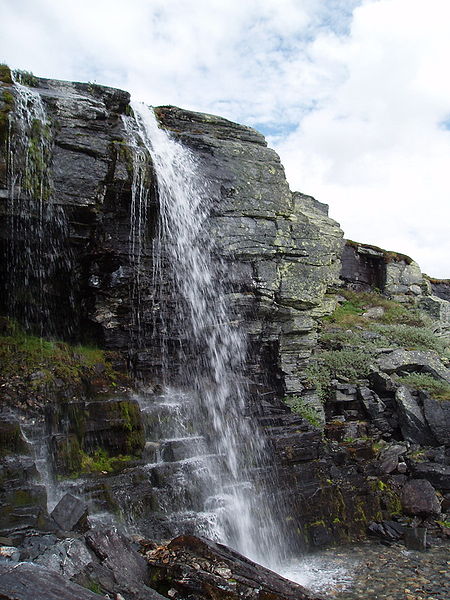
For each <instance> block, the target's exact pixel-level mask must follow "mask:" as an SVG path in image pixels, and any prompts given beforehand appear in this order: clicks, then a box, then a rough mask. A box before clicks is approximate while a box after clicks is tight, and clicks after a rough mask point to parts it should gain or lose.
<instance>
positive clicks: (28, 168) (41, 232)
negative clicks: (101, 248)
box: [6, 82, 73, 337]
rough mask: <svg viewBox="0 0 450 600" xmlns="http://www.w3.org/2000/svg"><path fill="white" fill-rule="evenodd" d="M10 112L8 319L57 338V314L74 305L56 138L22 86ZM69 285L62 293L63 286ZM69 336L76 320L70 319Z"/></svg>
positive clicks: (34, 95) (33, 94) (35, 96)
mask: <svg viewBox="0 0 450 600" xmlns="http://www.w3.org/2000/svg"><path fill="white" fill-rule="evenodd" d="M12 92H13V95H14V109H13V110H12V111H11V112H10V113H9V115H8V118H9V136H8V152H7V156H8V172H7V181H8V198H7V215H8V225H9V228H10V232H11V235H10V241H9V245H8V250H7V267H6V269H7V274H6V290H7V304H8V314H10V315H11V316H12V317H14V318H16V319H17V320H18V321H20V322H21V324H22V325H23V326H24V327H25V329H27V330H32V331H34V332H35V333H37V334H38V335H40V336H43V335H44V334H45V336H46V337H49V336H55V335H56V334H57V331H56V322H57V319H56V318H55V315H56V314H57V313H59V314H61V309H62V307H63V306H64V307H65V308H66V310H68V307H72V306H73V294H72V286H71V285H70V276H69V274H70V272H71V258H70V252H69V251H68V247H67V244H66V240H67V237H68V227H67V222H66V219H65V215H64V212H63V210H62V208H61V207H60V206H58V205H57V204H56V203H55V202H54V199H53V197H52V181H51V177H50V167H51V157H52V149H53V136H52V129H51V123H50V121H49V118H48V116H47V113H46V110H45V107H44V104H43V102H42V98H41V96H40V95H39V93H38V92H37V91H35V90H32V89H30V88H28V87H26V86H25V85H22V84H20V83H18V82H15V83H14V86H13V88H12ZM63 284H65V287H64V290H63V292H62V293H59V290H58V289H55V286H56V288H57V286H58V285H63ZM64 322H65V326H67V329H66V331H65V333H66V334H67V333H70V328H71V323H72V322H73V320H70V319H65V320H64Z"/></svg>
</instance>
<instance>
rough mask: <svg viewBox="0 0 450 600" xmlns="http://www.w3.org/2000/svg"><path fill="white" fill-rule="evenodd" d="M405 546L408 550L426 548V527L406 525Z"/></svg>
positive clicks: (422, 549)
mask: <svg viewBox="0 0 450 600" xmlns="http://www.w3.org/2000/svg"><path fill="white" fill-rule="evenodd" d="M405 546H406V547H407V548H408V549H409V550H421V551H424V550H426V549H427V529H426V527H408V528H407V529H406V530H405Z"/></svg>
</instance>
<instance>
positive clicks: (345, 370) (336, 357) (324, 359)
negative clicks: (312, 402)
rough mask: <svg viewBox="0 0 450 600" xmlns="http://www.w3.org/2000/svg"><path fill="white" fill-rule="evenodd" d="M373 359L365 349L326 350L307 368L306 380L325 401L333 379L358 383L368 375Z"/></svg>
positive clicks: (372, 355) (370, 352) (371, 354)
mask: <svg viewBox="0 0 450 600" xmlns="http://www.w3.org/2000/svg"><path fill="white" fill-rule="evenodd" d="M373 359H374V354H373V353H372V351H371V350H370V349H369V350H368V349H366V348H365V347H361V348H359V349H358V350H353V349H342V350H324V351H322V352H320V353H318V354H317V355H316V358H315V360H313V361H311V362H310V364H309V365H308V367H307V368H306V370H305V375H306V379H307V382H308V384H309V385H311V386H313V387H315V388H316V389H317V392H318V394H319V396H320V398H322V399H324V398H325V397H326V395H327V392H328V389H329V387H330V384H331V380H332V379H340V380H345V381H348V382H350V383H353V382H356V381H357V380H358V379H361V378H364V377H366V376H367V375H368V373H369V372H370V367H371V364H372V362H373Z"/></svg>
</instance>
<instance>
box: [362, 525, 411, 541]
mask: <svg viewBox="0 0 450 600" xmlns="http://www.w3.org/2000/svg"><path fill="white" fill-rule="evenodd" d="M367 529H368V531H369V532H370V533H372V534H373V535H376V536H377V537H379V538H381V539H384V540H387V541H389V542H394V541H397V540H399V539H400V538H401V537H403V534H404V532H405V527H404V526H403V525H401V524H400V523H396V522H395V521H382V522H381V523H376V522H374V521H372V523H370V524H369V526H368V528H367Z"/></svg>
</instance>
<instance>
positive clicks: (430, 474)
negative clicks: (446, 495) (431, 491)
mask: <svg viewBox="0 0 450 600" xmlns="http://www.w3.org/2000/svg"><path fill="white" fill-rule="evenodd" d="M410 469H411V471H412V474H413V476H414V477H416V478H420V479H426V480H427V481H429V482H430V483H431V484H432V485H433V486H434V487H435V488H437V489H438V490H442V491H445V492H447V491H450V466H449V465H441V464H438V463H431V462H411V463H410Z"/></svg>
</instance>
